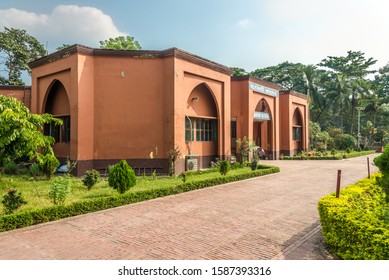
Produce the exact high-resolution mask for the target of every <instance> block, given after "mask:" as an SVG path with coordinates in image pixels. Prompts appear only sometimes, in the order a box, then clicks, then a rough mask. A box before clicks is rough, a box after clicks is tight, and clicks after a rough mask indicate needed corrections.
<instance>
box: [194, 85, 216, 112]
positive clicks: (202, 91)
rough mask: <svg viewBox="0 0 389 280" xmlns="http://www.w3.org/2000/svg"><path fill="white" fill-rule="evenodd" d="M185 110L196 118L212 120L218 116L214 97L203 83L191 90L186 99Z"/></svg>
mask: <svg viewBox="0 0 389 280" xmlns="http://www.w3.org/2000/svg"><path fill="white" fill-rule="evenodd" d="M187 108H188V109H189V111H194V112H193V113H195V115H198V116H202V117H212V118H218V116H219V110H218V106H217V103H216V99H215V95H214V93H213V91H212V89H211V88H210V87H209V86H208V85H207V83H205V82H203V83H200V84H198V85H197V86H196V87H194V88H193V90H192V91H191V93H190V94H189V96H188V99H187Z"/></svg>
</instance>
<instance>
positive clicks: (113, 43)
mask: <svg viewBox="0 0 389 280" xmlns="http://www.w3.org/2000/svg"><path fill="white" fill-rule="evenodd" d="M100 48H101V49H114V50H141V49H142V47H141V45H140V44H139V42H138V41H136V40H135V39H134V37H131V36H119V37H116V38H109V39H108V40H104V41H100Z"/></svg>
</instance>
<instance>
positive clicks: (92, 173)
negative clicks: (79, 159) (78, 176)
mask: <svg viewBox="0 0 389 280" xmlns="http://www.w3.org/2000/svg"><path fill="white" fill-rule="evenodd" d="M99 179H100V173H99V171H97V170H94V169H92V170H88V171H86V172H85V177H84V178H83V179H82V183H83V184H84V185H85V186H86V187H87V188H88V191H90V190H91V189H92V187H93V186H94V185H95V184H96V183H97V182H98V181H99Z"/></svg>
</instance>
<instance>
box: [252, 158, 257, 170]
mask: <svg viewBox="0 0 389 280" xmlns="http://www.w3.org/2000/svg"><path fill="white" fill-rule="evenodd" d="M250 167H251V170H252V171H254V170H257V167H258V161H257V160H255V159H254V160H253V161H252V162H251V164H250Z"/></svg>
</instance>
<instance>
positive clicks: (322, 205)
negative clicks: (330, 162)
mask: <svg viewBox="0 0 389 280" xmlns="http://www.w3.org/2000/svg"><path fill="white" fill-rule="evenodd" d="M376 176H379V175H374V176H372V178H371V179H363V180H361V181H359V182H358V183H356V184H354V185H350V186H348V187H346V188H344V189H342V191H341V192H340V196H339V198H336V197H335V194H334V193H332V194H330V195H327V196H325V197H323V198H321V199H320V200H319V203H318V206H319V214H320V222H321V226H322V232H323V235H324V239H325V241H326V243H327V244H328V245H329V246H330V248H331V250H332V251H333V252H334V253H335V254H337V255H338V256H339V257H341V258H342V259H353V260H358V259H361V260H375V259H378V260H388V259H389V223H388V222H385V220H384V217H385V212H386V209H387V206H388V205H387V204H386V200H385V193H384V191H383V189H382V188H381V187H379V186H377V184H376Z"/></svg>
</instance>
